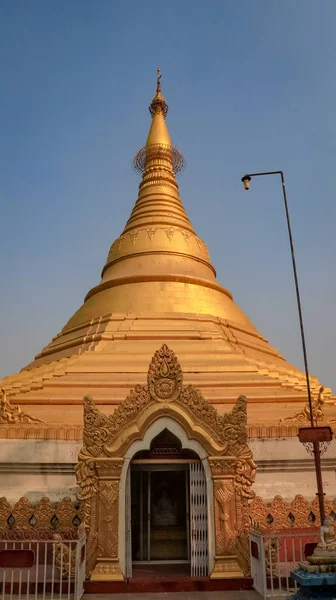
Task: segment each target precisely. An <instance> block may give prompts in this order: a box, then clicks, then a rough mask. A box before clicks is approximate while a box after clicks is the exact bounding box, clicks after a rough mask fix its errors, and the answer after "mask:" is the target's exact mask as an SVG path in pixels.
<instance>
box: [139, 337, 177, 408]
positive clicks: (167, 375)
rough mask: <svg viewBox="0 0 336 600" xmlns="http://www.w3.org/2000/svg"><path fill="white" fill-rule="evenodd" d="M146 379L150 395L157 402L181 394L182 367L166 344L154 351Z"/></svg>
mask: <svg viewBox="0 0 336 600" xmlns="http://www.w3.org/2000/svg"><path fill="white" fill-rule="evenodd" d="M147 381H148V391H149V393H150V395H151V397H152V398H153V400H156V401H158V402H173V401H174V400H176V398H177V397H178V396H179V395H180V394H181V390H182V382H183V374H182V369H181V367H180V365H179V363H178V362H177V358H176V356H175V354H174V352H173V351H172V350H170V349H169V348H168V346H167V345H166V344H163V346H162V347H161V348H160V350H157V351H156V352H155V354H154V356H153V358H152V361H151V363H150V365H149V369H148V376H147Z"/></svg>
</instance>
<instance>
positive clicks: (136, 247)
mask: <svg viewBox="0 0 336 600" xmlns="http://www.w3.org/2000/svg"><path fill="white" fill-rule="evenodd" d="M149 111H150V114H151V117H152V122H151V126H150V129H149V134H148V137H147V141H146V145H145V146H144V147H143V148H142V149H141V150H140V151H139V152H138V153H137V155H136V157H135V159H134V167H135V169H136V170H137V171H138V172H140V173H141V174H142V179H141V182H140V185H139V192H138V198H137V201H136V203H135V205H134V208H133V210H132V212H131V215H130V217H129V219H128V221H127V223H126V225H125V228H124V231H123V232H122V234H121V236H120V237H119V238H118V239H117V240H115V242H113V244H112V246H111V248H110V251H109V254H108V257H107V261H106V263H105V266H104V268H103V271H102V280H101V282H100V284H99V285H97V286H96V287H94V288H93V289H92V290H91V291H90V292H89V293H88V294H87V296H86V299H85V303H84V306H83V307H82V309H80V310H79V313H80V314H79V313H78V314H77V315H75V316H74V318H73V320H71V321H70V322H69V323H68V325H67V327H68V326H73V323H78V319H83V318H88V317H89V315H90V318H92V317H93V316H94V315H98V314H99V315H103V314H107V313H109V312H115V313H120V312H123V311H124V310H126V312H127V313H128V312H132V313H141V312H143V311H144V312H145V313H150V314H152V313H158V312H163V313H168V312H184V313H197V314H198V313H199V312H203V313H206V314H215V315H218V316H223V315H225V318H229V315H231V313H234V316H235V319H234V320H236V321H240V322H246V321H248V320H247V319H246V317H245V315H244V314H243V313H242V312H241V311H240V310H239V309H238V307H236V306H235V305H234V304H233V302H232V296H231V294H230V292H228V291H227V290H226V289H225V288H223V287H222V286H220V285H219V284H218V283H217V281H216V271H215V269H214V267H213V265H212V263H211V260H210V256H209V252H208V249H207V247H206V245H205V243H204V242H203V241H202V240H201V239H200V238H199V237H198V236H197V234H196V232H195V230H194V228H193V226H192V224H191V222H190V220H189V218H188V215H187V213H186V211H185V208H184V206H183V204H182V201H181V198H180V194H179V187H178V184H177V182H176V174H177V173H178V172H179V171H181V170H182V169H183V167H184V159H183V156H182V154H181V153H180V152H179V151H178V150H177V149H176V148H174V146H173V145H172V143H171V139H170V135H169V132H168V128H167V124H166V120H165V117H166V115H167V112H168V105H167V103H166V101H165V99H164V97H163V95H162V92H161V72H160V69H158V71H157V81H156V93H155V96H154V98H153V100H152V102H151V104H150V107H149ZM84 313H85V317H84Z"/></svg>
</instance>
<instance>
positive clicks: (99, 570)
mask: <svg viewBox="0 0 336 600" xmlns="http://www.w3.org/2000/svg"><path fill="white" fill-rule="evenodd" d="M91 579H92V580H93V581H104V580H105V581H106V580H107V581H122V580H123V579H124V577H123V574H122V572H121V569H120V566H119V563H118V562H100V561H99V562H98V563H97V564H96V566H95V569H94V572H93V574H92V577H91Z"/></svg>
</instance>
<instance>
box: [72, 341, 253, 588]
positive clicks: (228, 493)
mask: <svg viewBox="0 0 336 600" xmlns="http://www.w3.org/2000/svg"><path fill="white" fill-rule="evenodd" d="M163 415H167V416H170V417H171V418H174V419H175V420H177V421H178V422H179V423H180V424H181V425H182V426H184V427H185V429H186V431H187V433H188V435H189V437H194V438H196V439H197V440H198V441H199V442H200V443H201V444H202V445H203V447H204V448H206V449H208V450H211V452H212V456H211V457H210V458H209V463H210V466H211V470H212V474H213V478H214V502H215V531H216V558H215V568H214V571H213V576H214V577H223V576H225V575H224V573H225V572H227V573H229V572H230V573H231V574H232V573H236V575H237V576H238V575H239V576H241V575H242V574H243V573H246V572H247V571H248V562H249V560H248V556H249V553H248V552H249V551H248V545H247V533H248V528H249V511H248V503H249V501H250V500H251V499H252V498H253V497H254V494H253V492H252V490H251V486H252V484H253V482H254V479H255V471H256V466H255V464H254V462H253V459H252V453H251V450H250V449H249V447H248V445H247V415H246V398H245V397H244V396H240V397H239V398H238V400H237V402H236V404H235V406H234V407H233V409H232V411H231V413H228V414H225V415H219V414H218V412H217V411H216V409H215V408H214V407H213V406H212V405H211V404H210V403H209V402H208V401H207V400H205V399H204V398H203V396H202V394H201V393H200V391H199V390H198V389H196V388H194V387H193V386H185V387H184V386H183V373H182V370H181V367H180V365H179V363H178V361H177V358H176V356H175V354H174V352H173V351H172V350H170V349H169V348H168V346H167V345H166V344H163V346H162V347H161V348H160V349H159V350H157V352H155V354H154V356H153V358H152V360H151V363H150V365H149V369H148V376H147V386H145V385H138V386H136V387H135V389H134V390H132V391H131V392H130V394H129V396H128V397H127V398H126V400H124V402H122V403H121V404H120V405H119V407H118V408H117V409H116V410H115V412H114V413H113V414H112V415H110V416H108V415H105V414H103V413H101V412H100V411H99V410H98V409H97V407H96V406H95V404H94V401H93V399H92V398H91V397H90V396H86V397H85V398H84V447H83V449H82V450H81V452H80V454H79V463H78V465H77V468H76V474H77V482H78V484H79V485H80V486H81V487H82V491H81V492H80V494H79V495H78V498H79V499H81V500H84V502H85V522H86V527H87V531H88V542H87V545H88V556H89V561H90V564H89V565H88V574H91V575H92V578H98V577H99V578H103V577H105V578H108V577H109V576H110V575H111V573H110V571H109V569H110V566H108V567H107V566H106V565H107V564H108V565H110V562H111V561H112V562H114V563H115V565H117V566H115V568H116V569H117V574H116V577H119V576H120V571H118V569H119V567H118V510H119V508H118V507H119V478H120V473H121V467H122V463H123V459H122V457H123V455H124V452H125V450H126V449H127V448H128V447H129V446H130V444H131V443H132V442H133V441H134V440H136V439H141V438H142V437H143V435H144V434H145V431H146V429H147V428H148V426H149V425H150V424H151V423H152V422H153V421H154V420H155V419H156V418H158V417H159V416H163ZM109 457H111V458H110V459H109ZM224 565H225V566H224Z"/></svg>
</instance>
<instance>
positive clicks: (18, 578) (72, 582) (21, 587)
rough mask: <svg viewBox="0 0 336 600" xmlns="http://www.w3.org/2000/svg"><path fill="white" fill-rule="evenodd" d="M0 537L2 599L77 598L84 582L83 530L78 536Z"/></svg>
mask: <svg viewBox="0 0 336 600" xmlns="http://www.w3.org/2000/svg"><path fill="white" fill-rule="evenodd" d="M20 537H21V539H20V541H14V540H8V539H7V540H5V539H3V540H1V538H0V599H1V600H14V599H17V600H21V599H22V600H23V599H25V600H33V599H35V600H37V599H38V598H43V600H56V599H58V600H80V599H81V597H82V595H83V593H84V581H85V541H86V539H85V533H84V531H83V532H82V533H81V534H80V535H79V536H78V538H77V539H71V540H69V539H63V537H62V536H61V535H54V536H53V539H42V540H41V539H29V540H25V539H22V536H20Z"/></svg>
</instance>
